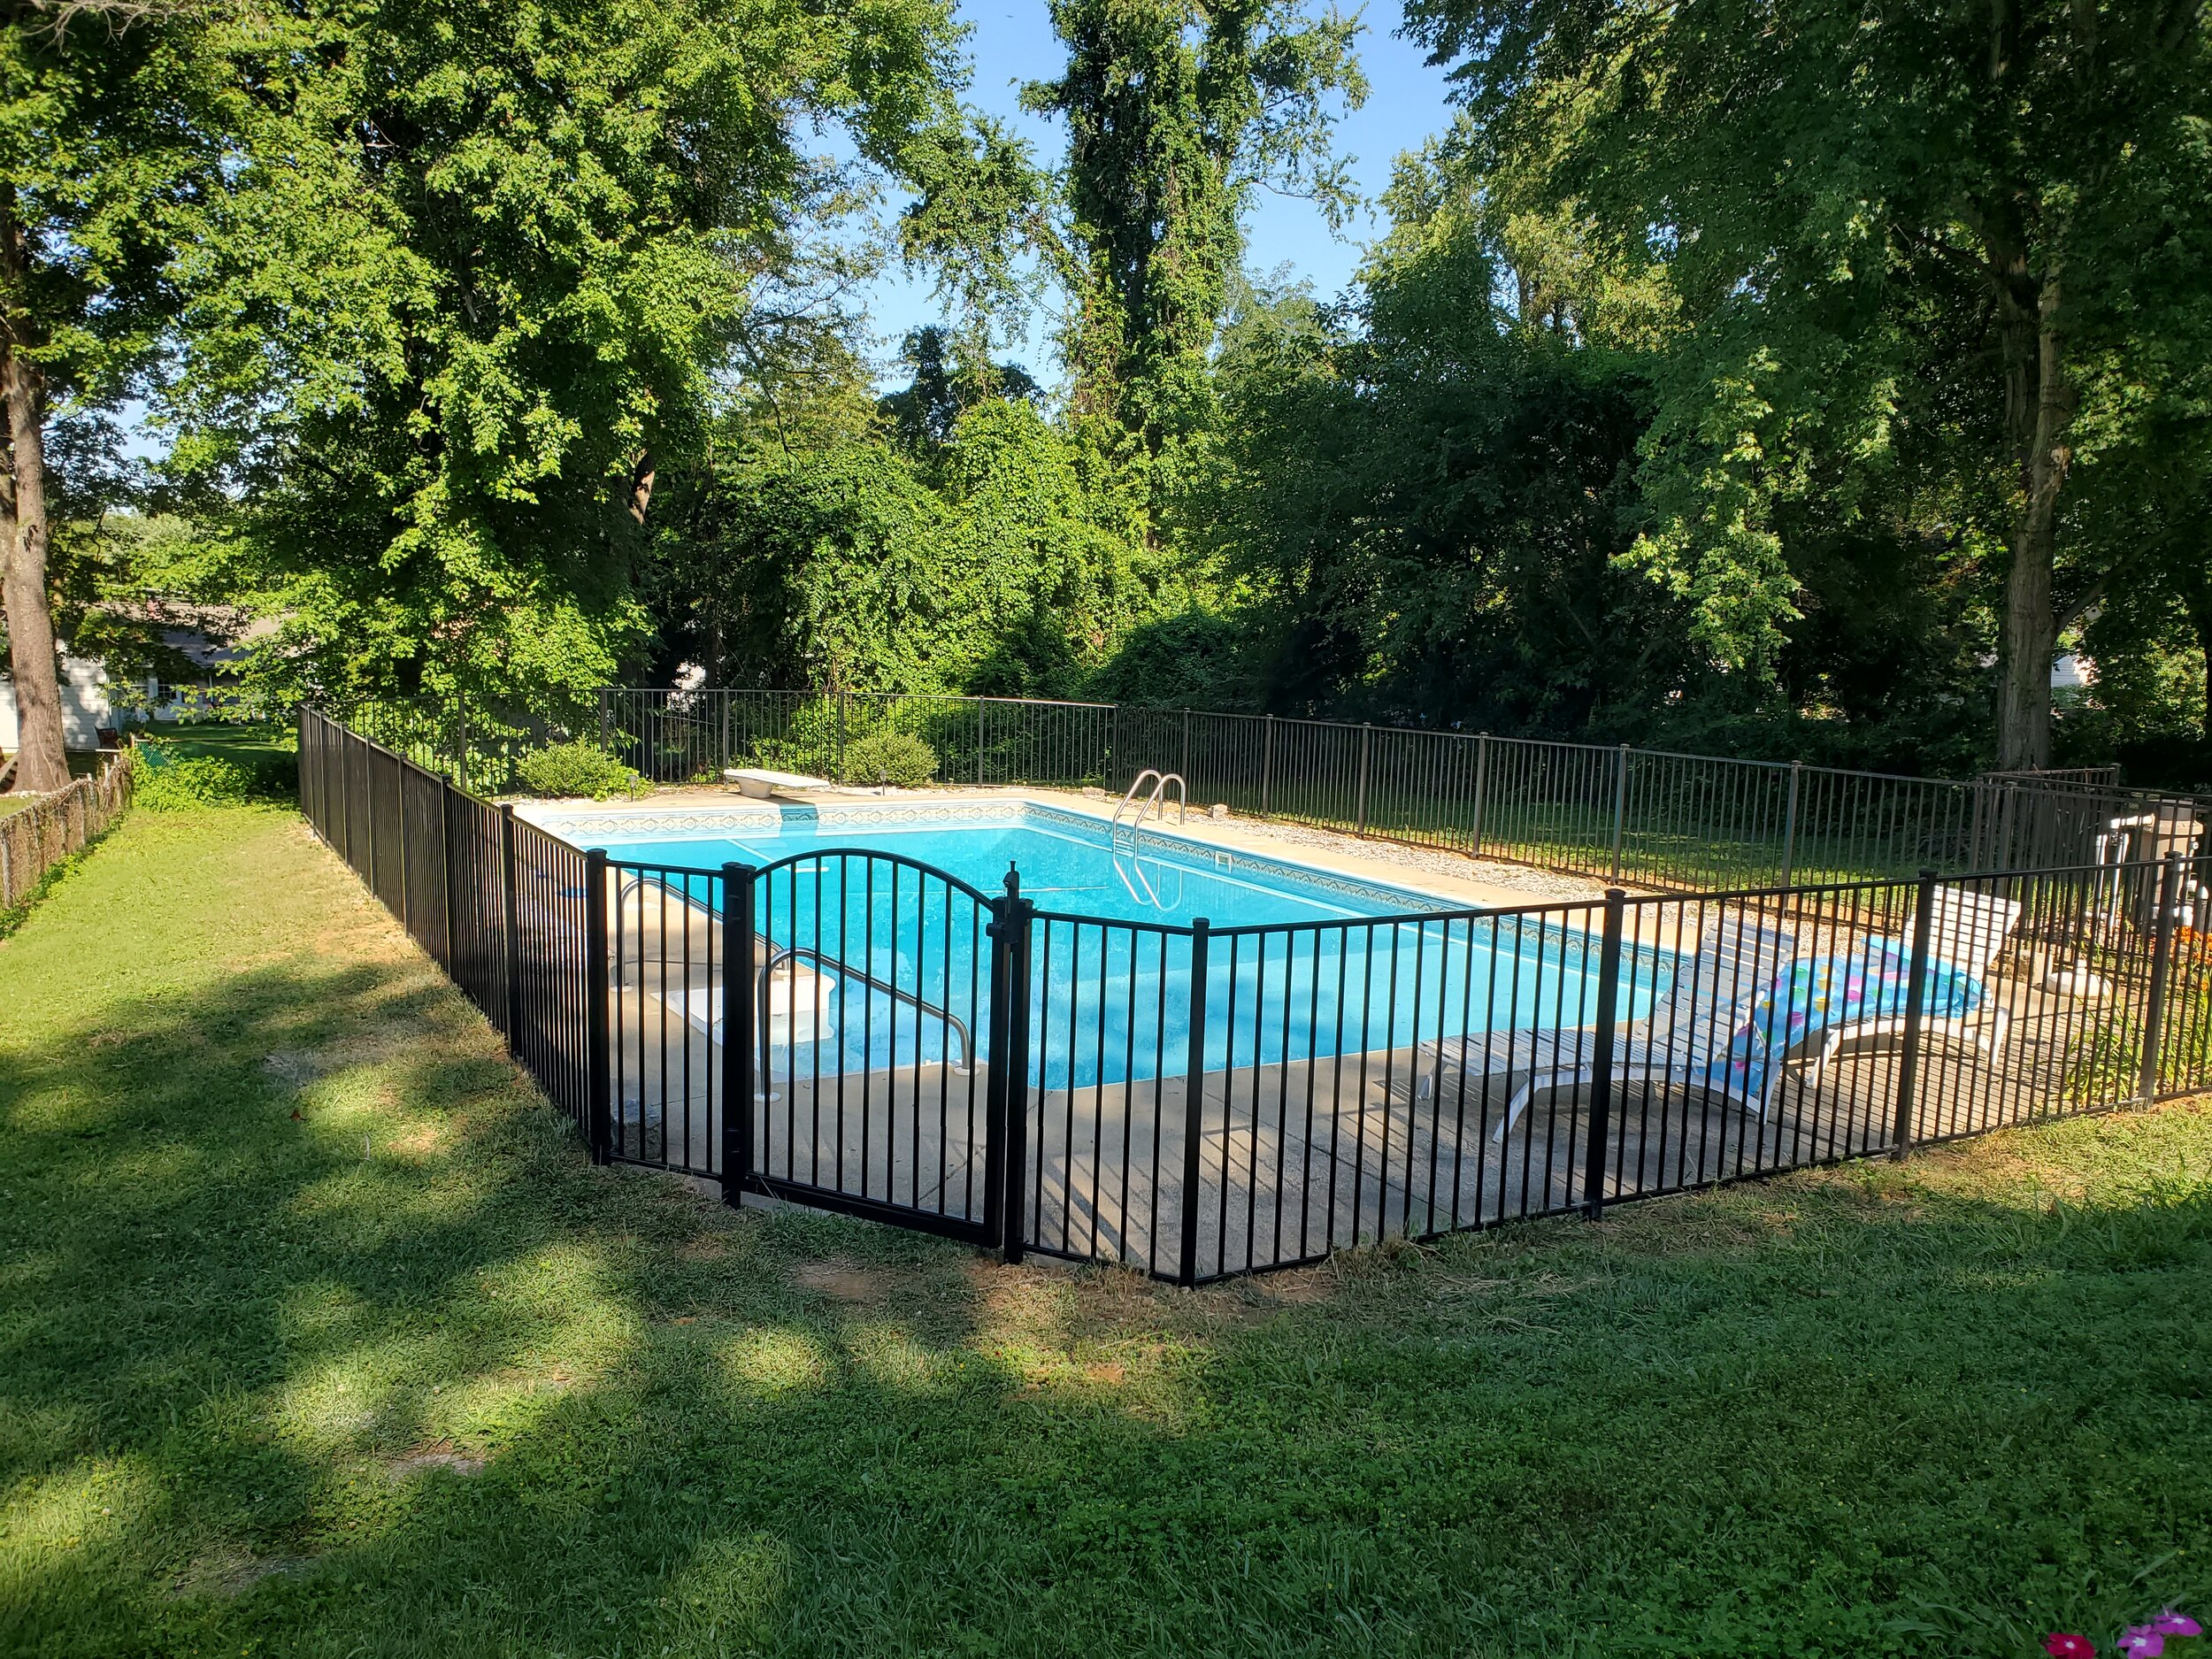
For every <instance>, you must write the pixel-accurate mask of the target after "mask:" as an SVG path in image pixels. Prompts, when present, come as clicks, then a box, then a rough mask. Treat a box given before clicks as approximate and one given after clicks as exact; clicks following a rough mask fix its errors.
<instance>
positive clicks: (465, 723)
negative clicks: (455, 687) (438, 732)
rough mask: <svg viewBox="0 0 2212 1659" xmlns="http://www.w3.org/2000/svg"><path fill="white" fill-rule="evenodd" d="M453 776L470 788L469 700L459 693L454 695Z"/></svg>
mask: <svg viewBox="0 0 2212 1659" xmlns="http://www.w3.org/2000/svg"><path fill="white" fill-rule="evenodd" d="M453 775H454V776H455V777H456V778H457V779H458V780H460V784H461V787H463V788H464V789H465V788H467V787H469V700H468V698H467V696H466V695H465V694H463V693H461V692H455V693H454V694H453Z"/></svg>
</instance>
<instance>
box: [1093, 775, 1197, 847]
mask: <svg viewBox="0 0 2212 1659" xmlns="http://www.w3.org/2000/svg"><path fill="white" fill-rule="evenodd" d="M1147 778H1149V779H1151V780H1152V793H1151V794H1149V795H1146V796H1145V798H1144V799H1143V800H1142V801H1141V802H1140V801H1138V800H1137V791H1138V790H1140V789H1141V788H1143V787H1144V780H1146V779H1147ZM1170 784H1173V785H1174V786H1175V821H1176V822H1177V823H1178V824H1187V823H1189V822H1190V791H1189V789H1188V788H1187V787H1185V785H1184V783H1183V774H1182V773H1181V772H1160V771H1157V770H1156V769H1155V768H1153V767H1150V766H1147V767H1146V768H1145V769H1144V770H1143V771H1142V772H1139V773H1138V774H1137V775H1136V777H1135V779H1134V780H1132V781H1131V783H1130V785H1129V793H1128V794H1127V795H1124V796H1122V797H1121V804H1120V805H1119V806H1118V807H1116V808H1115V809H1114V817H1113V821H1112V822H1111V823H1110V824H1108V825H1107V826H1106V829H1107V833H1109V834H1111V833H1113V832H1114V831H1115V830H1116V829H1118V828H1119V827H1120V826H1121V815H1122V814H1123V813H1124V812H1126V811H1127V810H1129V809H1130V807H1131V806H1132V805H1134V806H1135V807H1136V809H1137V815H1136V817H1134V818H1132V819H1131V820H1130V822H1131V823H1133V824H1141V823H1143V822H1144V818H1145V814H1146V813H1147V812H1149V813H1150V814H1151V815H1152V816H1153V817H1154V818H1165V817H1166V816H1167V802H1166V799H1165V796H1166V795H1167V787H1168V785H1170Z"/></svg>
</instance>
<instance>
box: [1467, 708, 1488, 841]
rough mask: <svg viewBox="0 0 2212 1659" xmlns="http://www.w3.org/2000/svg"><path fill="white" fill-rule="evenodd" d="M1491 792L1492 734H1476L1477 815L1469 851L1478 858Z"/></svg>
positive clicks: (1472, 827)
mask: <svg viewBox="0 0 2212 1659" xmlns="http://www.w3.org/2000/svg"><path fill="white" fill-rule="evenodd" d="M1489 790H1490V733H1487V732H1478V733H1476V734H1475V814H1474V823H1473V825H1472V826H1471V829H1470V832H1469V834H1470V840H1471V845H1470V847H1469V848H1468V850H1469V851H1470V852H1471V853H1472V854H1474V856H1476V857H1478V858H1479V857H1481V856H1482V813H1483V808H1484V806H1485V804H1486V801H1485V799H1484V797H1485V796H1486V795H1488V793H1489Z"/></svg>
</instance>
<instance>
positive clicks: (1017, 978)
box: [991, 865, 1037, 1262]
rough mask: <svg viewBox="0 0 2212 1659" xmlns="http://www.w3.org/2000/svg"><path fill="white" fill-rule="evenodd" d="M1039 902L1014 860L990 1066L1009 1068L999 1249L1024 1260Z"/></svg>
mask: <svg viewBox="0 0 2212 1659" xmlns="http://www.w3.org/2000/svg"><path fill="white" fill-rule="evenodd" d="M1036 911H1037V907H1036V906H1035V905H1034V904H1033V903H1031V902H1029V901H1028V900H1027V899H1025V898H1024V897H1022V879H1021V876H1020V874H1019V873H1018V872H1016V871H1015V870H1014V868H1013V867H1012V866H1011V865H1009V866H1008V867H1007V871H1006V900H1005V905H1004V908H1003V910H1002V911H1001V917H1002V926H1003V927H1004V928H1005V933H1004V935H1003V936H1002V938H1001V939H1000V940H999V941H998V945H999V948H1000V949H1002V951H1004V953H1005V967H1006V1021H1005V1025H1004V1027H1003V1029H1004V1030H1005V1033H1006V1052H1005V1053H1004V1054H1003V1055H993V1056H991V1071H992V1072H993V1074H994V1075H996V1074H997V1073H998V1072H1000V1071H1004V1072H1005V1076H1006V1083H1005V1087H1004V1090H1003V1092H1002V1095H1001V1098H1002V1100H1003V1101H1004V1102H1005V1109H1004V1112H1003V1115H1002V1117H1001V1118H1000V1121H999V1124H998V1125H997V1127H998V1128H999V1129H1000V1130H1001V1131H1002V1133H1003V1136H1004V1139H1005V1142H1006V1147H1005V1150H1004V1151H1003V1152H1002V1154H1001V1155H1000V1160H999V1163H1000V1168H1001V1170H1002V1173H1003V1177H1004V1179H1005V1183H1006V1187H1005V1199H1004V1202H1002V1204H1001V1205H1000V1207H999V1219H1000V1226H1001V1229H1002V1231H1001V1233H1000V1239H999V1254H1000V1256H1001V1257H1002V1259H1004V1260H1005V1261H1008V1262H1019V1261H1020V1260H1021V1259H1022V1254H1023V1248H1024V1246H1025V1244H1026V1243H1027V1241H1028V1233H1029V1217H1028V1207H1027V1199H1028V1195H1029V1194H1028V1187H1029V989H1030V987H1029V924H1030V918H1032V917H1033V916H1034V915H1035V914H1036Z"/></svg>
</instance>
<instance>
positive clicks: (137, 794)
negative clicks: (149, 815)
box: [131, 749, 268, 812]
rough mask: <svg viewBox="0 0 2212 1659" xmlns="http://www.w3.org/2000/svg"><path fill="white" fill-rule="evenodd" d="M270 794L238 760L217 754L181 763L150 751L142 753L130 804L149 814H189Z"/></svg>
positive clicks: (192, 757) (157, 751)
mask: <svg viewBox="0 0 2212 1659" xmlns="http://www.w3.org/2000/svg"><path fill="white" fill-rule="evenodd" d="M267 794H268V792H267V790H266V789H265V788H264V787H262V784H261V780H259V779H258V778H257V777H256V776H255V775H254V774H253V773H252V772H249V771H248V770H247V769H246V768H245V767H243V766H241V765H240V764H238V763H237V762H235V761H231V760H225V759H223V758H222V757H219V756H216V755H193V756H189V757H186V758H184V759H181V760H180V759H177V758H174V757H167V756H164V755H163V754H162V752H161V751H160V750H159V749H142V750H141V751H140V753H139V770H138V777H137V779H136V780H135V782H134V786H133V788H132V791H131V802H132V803H133V804H134V805H135V806H141V807H143V808H145V809H146V810H148V811H150V812H187V811H190V810H192V809H194V808H195V807H204V806H240V805H242V804H244V803H247V802H249V801H258V800H265V799H266V798H267Z"/></svg>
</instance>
